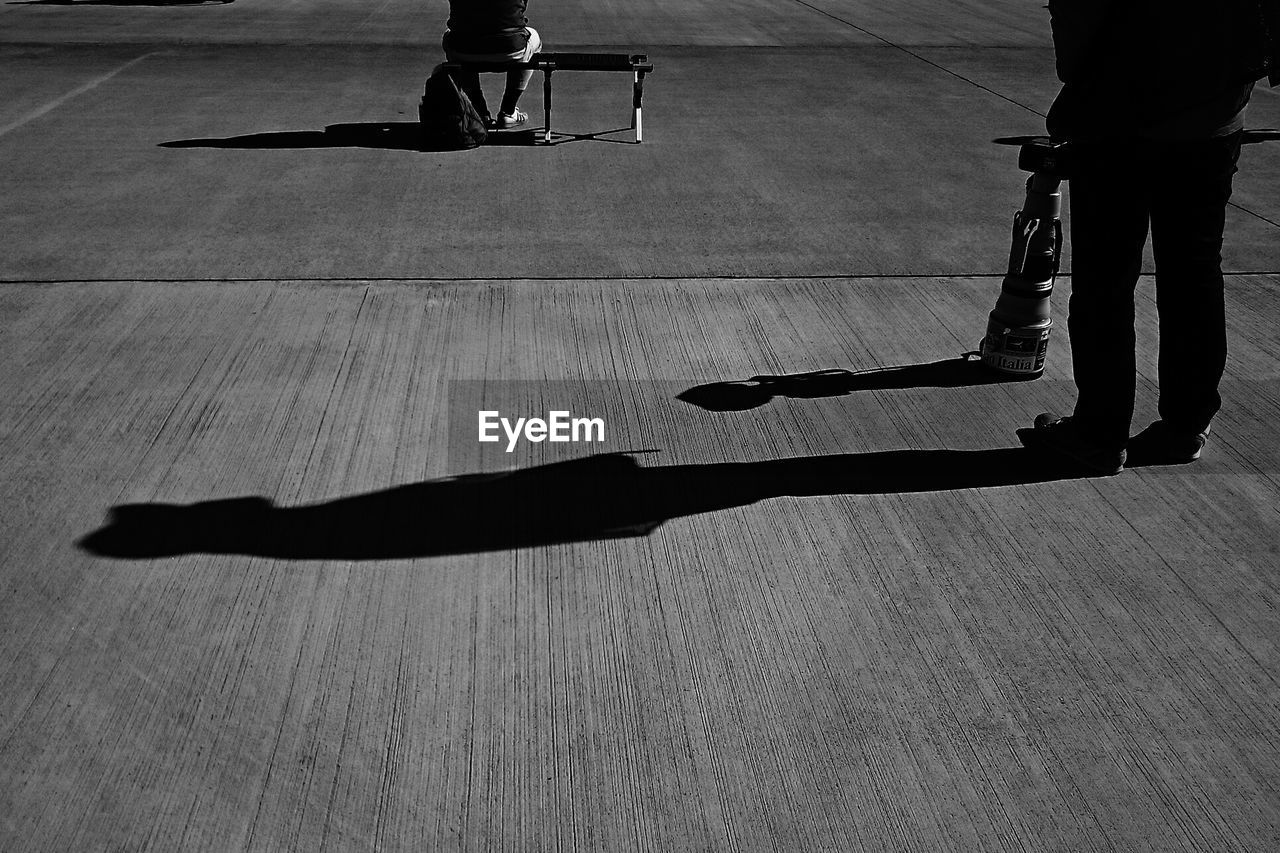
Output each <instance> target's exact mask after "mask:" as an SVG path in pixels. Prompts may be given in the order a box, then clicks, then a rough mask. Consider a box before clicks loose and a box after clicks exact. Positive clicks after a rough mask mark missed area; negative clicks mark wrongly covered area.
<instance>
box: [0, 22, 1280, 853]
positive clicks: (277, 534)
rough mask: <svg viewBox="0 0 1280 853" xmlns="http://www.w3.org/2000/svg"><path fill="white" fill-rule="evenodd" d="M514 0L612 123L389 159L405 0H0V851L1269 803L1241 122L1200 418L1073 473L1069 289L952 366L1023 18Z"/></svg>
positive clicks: (985, 238)
mask: <svg viewBox="0 0 1280 853" xmlns="http://www.w3.org/2000/svg"><path fill="white" fill-rule="evenodd" d="M436 6H440V7H443V4H442V3H441V4H436ZM530 16H531V18H532V19H533V21H534V23H535V25H536V26H538V27H539V28H540V29H541V31H542V32H543V35H544V38H547V40H548V43H549V44H554V45H555V46H556V47H583V48H591V47H597V48H604V49H610V50H615V49H616V50H637V49H643V50H647V52H648V53H649V54H650V56H651V58H652V59H653V60H654V63H655V66H656V71H655V73H654V75H653V76H652V77H650V78H649V81H648V84H647V87H646V91H647V93H648V96H647V99H646V104H645V106H646V118H647V122H646V133H645V138H646V141H645V143H644V144H643V145H633V144H629V143H628V141H627V140H628V139H629V138H630V137H629V134H628V133H626V132H621V133H617V134H607V135H605V136H603V137H601V138H597V139H594V140H587V139H583V140H577V141H568V142H565V143H564V144H561V145H556V146H552V147H541V146H528V145H522V144H507V145H494V146H488V147H485V148H482V149H478V150H476V151H470V152H461V153H427V152H420V151H415V150H412V148H411V147H410V146H406V145H405V141H406V139H407V138H408V137H407V134H406V131H407V129H408V123H409V122H411V121H412V119H413V114H414V109H415V106H416V98H417V94H418V89H419V87H420V86H421V82H422V78H423V76H424V75H425V73H426V72H427V70H428V69H429V68H430V67H431V65H432V64H433V63H434V62H435V61H437V60H438V58H439V50H438V46H437V44H436V37H437V34H438V30H439V28H440V25H441V19H442V17H443V13H442V11H441V9H437V8H435V7H434V6H431V5H428V4H419V3H409V2H388V3H383V4H380V5H377V6H373V7H369V6H364V5H358V4H355V3H352V2H348V0H308V2H301V0H299V2H292V3H283V4H281V3H267V2H265V0H263V2H257V0H236V2H234V3H227V4H198V5H196V4H176V5H171V6H170V5H166V6H134V5H113V4H106V3H90V2H81V3H76V4H72V5H64V4H30V5H22V4H6V5H0V31H2V32H3V33H4V35H3V44H2V45H0V80H3V81H4V82H3V83H0V158H2V161H3V163H4V164H5V168H4V172H3V176H2V177H0V181H2V182H3V184H2V190H3V191H2V192H0V222H3V234H4V243H3V248H0V281H2V282H3V283H0V329H3V334H2V335H0V364H4V365H7V367H6V368H5V369H4V370H3V371H0V401H2V402H0V531H3V535H0V637H2V638H3V640H2V641H0V848H3V849H5V850H9V849H12V850H63V849H75V850H82V849H83V850H96V849H139V850H141V849H157V850H162V849H163V850H168V849H198V850H230V849H245V850H286V849H295V850H316V849H338V850H346V849H356V848H358V849H383V850H425V849H465V850H473V849H497V850H510V849H567V848H575V849H586V850H693V849H698V850H704V849H710V850H770V849H772V850H779V849H781V850H819V849H836V850H858V849H866V850H882V849H904V850H937V849H957V850H960V849H963V850H971V849H992V850H1026V849H1033V850H1035V849H1060V850H1081V849H1116V850H1132V849H1144V848H1145V849H1162V850H1202V849H1213V850H1268V849H1271V848H1272V847H1274V846H1275V845H1276V843H1277V841H1280V799H1278V798H1277V795H1276V790H1277V786H1278V785H1280V778H1277V772H1276V769H1275V768H1276V766H1277V747H1278V746H1280V733H1278V732H1277V728H1276V719H1277V711H1278V710H1280V706H1278V699H1280V693H1277V689H1276V678H1277V668H1276V639H1277V637H1280V623H1278V622H1277V616H1276V609H1275V606H1274V603H1275V600H1276V588H1275V587H1276V579H1275V566H1276V564H1277V542H1280V517H1278V516H1277V514H1276V510H1275V507H1276V506H1277V505H1280V503H1278V501H1277V498H1278V497H1280V495H1278V494H1277V491H1278V484H1280V443H1277V441H1276V439H1275V437H1274V435H1273V430H1272V429H1271V424H1273V423H1274V422H1275V420H1276V417H1277V416H1278V415H1280V412H1278V411H1277V401H1278V400H1280V385H1278V384H1277V383H1278V382H1280V376H1278V374H1277V369H1276V363H1277V362H1276V357H1277V354H1278V353H1280V329H1278V327H1277V324H1276V322H1275V313H1274V311H1273V310H1272V309H1273V306H1274V302H1275V298H1276V294H1277V292H1278V290H1280V277H1278V276H1277V270H1280V263H1278V262H1277V261H1278V259H1277V251H1278V247H1280V241H1278V240H1277V239H1276V235H1277V226H1276V224H1275V223H1276V222H1280V204H1278V203H1277V195H1276V194H1275V192H1274V187H1275V186H1276V181H1277V179H1278V178H1280V174H1278V172H1280V147H1278V146H1276V145H1274V144H1272V145H1267V144H1262V145H1256V146H1251V147H1250V148H1249V149H1247V151H1246V153H1245V155H1244V157H1243V158H1242V171H1241V173H1240V175H1239V176H1238V181H1237V190H1236V196H1235V199H1234V200H1235V203H1236V206H1235V207H1233V208H1232V209H1231V211H1230V212H1229V215H1230V221H1229V224H1228V229H1229V237H1228V246H1227V248H1226V250H1225V256H1226V265H1227V267H1228V269H1230V270H1232V271H1234V273H1235V274H1233V275H1232V276H1231V277H1230V279H1229V283H1228V292H1229V326H1230V330H1229V331H1230V334H1231V339H1232V355H1231V362H1230V365H1229V367H1228V376H1227V379H1226V381H1225V382H1224V386H1223V391H1224V398H1225V399H1226V404H1225V407H1224V410H1223V412H1222V414H1221V415H1220V417H1219V419H1218V420H1217V421H1216V422H1215V426H1214V437H1213V440H1212V442H1211V444H1210V447H1209V450H1208V451H1207V453H1206V456H1205V459H1204V460H1203V461H1201V462H1200V463H1197V464H1196V465H1192V466H1181V467H1150V468H1136V469H1133V470H1130V471H1126V472H1124V473H1123V474H1122V475H1120V476H1118V477H1114V478H1103V479H1085V478H1080V477H1078V476H1074V475H1068V474H1065V473H1063V472H1061V471H1056V470H1052V469H1045V468H1043V467H1042V466H1038V465H1037V464H1036V463H1035V462H1034V460H1032V459H1031V458H1029V457H1028V456H1027V455H1026V454H1025V453H1024V452H1023V451H1021V450H1020V449H1018V448H1016V447H1015V446H1014V445H1016V441H1015V440H1014V437H1013V429H1014V428H1015V427H1016V426H1021V425H1023V424H1025V423H1028V422H1029V421H1030V419H1031V417H1032V416H1034V414H1035V413H1037V412H1039V411H1043V410H1045V409H1053V410H1058V411H1063V410H1066V409H1067V408H1069V406H1070V404H1071V400H1072V394H1073V391H1072V386H1071V382H1070V376H1071V370H1070V368H1071V361H1070V352H1069V348H1068V346H1067V344H1066V336H1065V328H1064V327H1065V323H1064V322H1063V320H1064V319H1065V299H1064V298H1063V297H1064V296H1065V292H1066V289H1067V287H1066V282H1065V280H1064V282H1063V286H1062V287H1061V288H1060V295H1059V296H1057V297H1056V299H1055V318H1056V320H1057V321H1058V323H1059V325H1058V326H1056V327H1055V332H1054V337H1053V339H1052V343H1051V350H1050V359H1049V366H1048V369H1047V371H1046V374H1045V376H1044V377H1043V378H1041V379H1040V380H1037V381H1035V382H1029V383H1021V382H1015V383H1009V382H993V381H991V378H990V377H989V376H987V375H986V374H983V373H981V372H980V371H978V370H976V368H974V366H973V365H971V364H970V365H966V364H963V363H961V362H960V361H959V360H958V356H959V354H960V353H962V352H964V351H965V350H969V349H972V348H973V346H974V345H975V344H976V343H977V340H978V339H979V338H980V337H981V335H982V333H983V331H984V329H985V324H986V315H987V312H988V311H989V310H990V308H991V306H992V304H993V302H994V298H995V295H996V292H997V290H998V287H999V274H1000V273H1001V272H1002V271H1003V269H1002V268H1003V265H1004V262H1005V257H1006V254H1007V249H1008V223H1009V219H1010V217H1011V215H1012V212H1013V210H1014V209H1015V208H1016V206H1017V205H1018V203H1019V202H1020V201H1021V194H1022V180H1023V176H1022V175H1021V174H1020V173H1018V172H1017V171H1016V169H1015V168H1014V161H1015V159H1016V155H1015V151H1014V149H1009V148H1001V147H999V146H996V145H993V144H992V143H991V139H992V138H994V137H996V136H1002V135H1013V134H1024V133H1035V132H1037V131H1039V130H1040V128H1041V122H1042V119H1041V118H1040V116H1039V115H1038V114H1037V113H1038V112H1043V111H1044V109H1045V108H1046V107H1047V105H1048V103H1049V100H1050V99H1051V97H1052V94H1053V92H1054V89H1055V86H1054V81H1053V78H1052V55H1051V52H1050V51H1049V40H1048V36H1047V23H1046V21H1045V14H1044V11H1043V10H1042V9H1041V8H1040V7H1039V6H1038V5H1036V4H1010V3H999V2H972V0H971V2H965V3H953V4H937V3H930V2H925V0H919V2H908V3H887V2H884V3H882V2H863V0H841V2H835V0H814V2H812V3H808V2H806V3H800V2H784V1H783V0H739V1H738V2H734V3H730V4H721V3H685V4H668V3H658V2H643V3H628V4H619V3H583V2H575V3H560V4H555V5H551V4H545V8H544V7H543V6H542V5H536V4H535V6H534V7H533V8H531V11H530ZM552 34H554V36H555V38H556V39H557V41H555V42H552V40H551V36H552ZM495 84H496V80H495V83H494V84H491V85H495ZM628 88H629V87H628V86H627V83H626V80H625V77H624V76H615V75H577V76H575V75H572V74H569V73H565V74H563V75H560V76H558V77H557V78H556V93H557V103H556V107H557V116H558V117H557V129H561V130H564V131H567V132H571V133H578V134H587V133H594V132H598V131H610V130H614V129H616V128H622V127H624V126H625V123H626V119H627V104H628ZM539 96H540V92H539V91H537V90H536V86H535V90H534V91H532V92H530V94H529V95H528V96H526V97H527V98H528V99H529V100H528V101H527V102H526V104H525V106H526V108H530V107H531V109H530V110H529V111H530V112H531V113H533V114H534V116H535V119H536V117H537V116H538V114H539V109H538V108H539V106H540V102H539V100H538V98H539ZM1278 109H1280V107H1278V105H1277V95H1276V93H1274V92H1270V91H1259V92H1258V93H1257V94H1256V95H1255V104H1254V111H1253V114H1252V117H1251V120H1250V124H1251V125H1253V126H1268V125H1269V126H1280V114H1278V112H1277V110H1278ZM562 122H563V123H562ZM515 141H516V142H519V141H521V140H520V138H519V137H516V139H515ZM1068 214H1069V204H1068ZM1068 261H1069V258H1068ZM1140 294H1141V296H1140V304H1139V315H1140V321H1141V325H1140V336H1139V344H1140V352H1141V356H1140V374H1141V375H1140V382H1139V392H1138V394H1139V399H1138V403H1139V420H1138V423H1137V426H1142V425H1144V424H1145V423H1146V420H1147V419H1149V418H1153V417H1155V414H1154V407H1155V401H1156V387H1155V352H1156V346H1157V340H1156V333H1155V329H1154V323H1153V319H1154V305H1153V303H1152V300H1151V296H1150V281H1149V280H1147V281H1145V282H1144V283H1143V285H1142V287H1141V289H1140ZM797 374H806V375H802V376H797ZM482 405H483V406H493V407H495V408H498V409H501V410H503V411H504V413H505V412H507V411H508V410H510V412H511V413H512V414H521V415H532V414H541V413H542V412H544V411H545V410H550V409H551V408H552V407H558V406H564V407H566V408H568V409H572V410H573V411H574V412H575V413H581V414H592V415H598V416H599V417H601V418H602V419H603V421H604V422H605V424H606V425H607V427H608V433H607V440H606V441H604V442H602V443H600V444H599V445H556V444H550V443H542V444H524V445H522V446H520V447H519V448H518V449H517V450H516V451H515V452H513V453H512V454H510V455H508V454H505V453H504V452H503V451H502V450H501V448H500V447H496V446H491V445H481V444H480V443H478V442H476V441H474V440H469V439H468V436H469V434H470V432H469V430H470V429H471V425H472V423H473V421H474V419H475V417H476V412H477V410H478V409H479V408H480V407H481V406H482ZM620 454H632V455H629V456H628V455H620Z"/></svg>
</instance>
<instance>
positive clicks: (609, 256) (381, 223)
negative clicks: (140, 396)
mask: <svg viewBox="0 0 1280 853" xmlns="http://www.w3.org/2000/svg"><path fill="white" fill-rule="evenodd" d="M48 50H49V49H48V48H46V47H38V48H24V47H19V48H13V47H11V48H9V49H7V50H6V51H5V58H4V61H3V67H4V68H6V69H11V73H10V75H9V77H10V79H11V80H15V81H27V80H31V81H34V82H33V88H34V89H38V90H40V91H41V92H43V93H44V94H45V95H49V96H53V101H51V102H52V103H58V104H59V105H58V108H56V109H51V110H49V111H47V112H44V113H39V110H40V109H43V107H40V106H32V105H33V104H36V103H39V102H38V101H37V100H35V99H33V98H32V97H31V96H29V95H26V96H22V97H20V98H19V99H18V101H19V104H18V105H17V106H13V107H7V108H6V112H5V115H6V116H15V118H11V119H10V120H9V122H10V124H9V125H8V127H10V129H9V130H8V132H5V133H3V134H0V154H2V155H3V156H4V158H5V161H6V163H8V164H9V168H10V171H9V173H8V175H7V176H6V185H7V189H8V192H6V193H5V195H4V196H3V198H0V216H3V217H4V218H5V220H6V222H7V223H8V229H7V230H8V234H9V238H10V239H9V243H8V245H7V247H6V251H5V252H4V254H3V256H0V277H2V278H5V279H10V280H60V279H107V278H112V279H152V278H154V279H224V278H262V279H270V278H289V277H300V278H333V277H340V278H361V277H373V278H395V277H409V278H489V277H514V278H519V277H536V278H553V277H560V276H579V277H604V276H615V275H616V276H714V275H755V276H767V275H778V276H800V275H902V274H928V275H935V274H936V275H973V274H982V273H995V272H999V271H1001V270H1002V268H1003V266H1004V264H1005V262H1006V259H1005V256H1006V254H1007V240H1008V237H1007V234H1008V227H1009V220H1010V218H1011V216H1012V213H1013V211H1014V210H1016V209H1017V207H1018V206H1019V205H1020V204H1021V202H1022V183H1023V180H1024V178H1025V175H1024V174H1022V173H1020V172H1018V170H1017V168H1016V161H1017V153H1016V149H1015V148H1011V147H1006V146H997V145H993V144H992V142H991V140H992V139H993V138H994V137H997V136H1004V135H1011V134H1013V135H1017V134H1026V133H1036V132H1038V131H1040V130H1042V128H1043V120H1042V119H1041V118H1040V116H1039V115H1037V114H1036V113H1035V112H1033V110H1034V109H1035V107H1036V105H1037V104H1038V105H1040V106H1047V103H1048V102H1049V101H1050V100H1051V99H1052V93H1053V90H1054V85H1053V84H1052V82H1051V80H1052V78H1051V74H1052V62H1051V57H1046V56H1045V55H1044V53H1043V51H1031V50H1028V51H1019V50H1008V49H1003V48H1000V49H981V48H974V49H968V50H966V51H965V52H964V56H965V57H966V62H967V64H968V65H969V66H976V70H975V68H974V67H962V76H956V75H955V74H952V73H948V72H947V71H946V70H944V69H943V68H940V67H938V65H936V64H929V63H927V62H924V61H921V60H919V59H917V58H916V57H914V56H912V55H910V54H908V53H904V52H902V51H898V50H896V49H893V48H889V47H883V46H882V47H874V48H865V49H816V48H810V49H797V48H785V49H783V48H779V49H769V50H765V49H759V50H755V51H752V52H751V53H750V54H747V53H744V52H742V51H738V50H731V49H729V50H719V49H707V48H700V49H697V50H693V49H681V50H675V49H671V50H667V51H663V52H662V53H659V54H654V55H653V60H654V62H655V64H656V67H657V71H656V72H655V73H654V74H653V75H651V76H650V77H649V80H648V83H647V93H648V94H647V98H646V111H645V115H646V141H645V143H644V144H643V145H634V144H628V143H629V141H630V135H629V133H628V132H627V131H626V128H627V126H628V124H629V120H630V115H629V103H630V98H629V94H630V85H629V80H628V79H627V76H626V75H616V74H578V75H574V74H573V73H571V72H563V73H561V74H559V75H557V77H556V83H555V85H556V88H557V100H556V118H555V122H554V126H555V127H556V128H557V129H558V130H560V131H563V132H565V133H576V134H589V133H602V132H608V131H616V132H615V133H607V134H606V135H605V136H604V137H598V138H595V139H579V140H573V139H566V140H565V143H564V144H560V145H556V146H553V147H538V146H532V145H524V144H516V145H510V144H508V145H496V144H495V145H490V146H485V147H483V148H481V149H477V150H473V151H467V152H445V153H425V152H421V151H416V150H412V147H413V145H414V141H413V136H412V134H413V126H414V125H413V122H414V121H415V119H416V105H417V97H418V94H419V92H420V89H421V85H422V80H423V79H424V78H425V76H426V74H427V72H428V71H429V69H430V67H431V65H432V63H434V62H435V61H436V60H437V59H438V58H439V55H438V54H436V55H434V56H432V55H427V54H423V53H420V52H417V51H413V50H408V49H396V48H381V47H368V46H357V47H341V48H339V47H333V46H308V47H288V48H283V47H279V48H270V49H266V48H262V47H260V46H251V47H243V46H235V47H210V46H206V47H193V46H185V47H181V48H173V49H164V50H153V49H151V48H147V47H132V46H129V47H126V46H115V47H109V48H85V47H74V48H72V47H63V48H60V49H58V50H57V51H56V52H55V53H53V54H50V53H49V52H48ZM108 57H109V59H108ZM975 57H976V58H975ZM984 57H985V60H984ZM955 58H956V57H955V55H954V54H946V55H941V60H942V63H943V64H945V63H951V62H953V60H954V59H955ZM1024 63H1025V64H1024ZM979 71H980V72H981V73H979ZM108 75H113V76H108ZM974 78H985V79H986V80H987V81H988V82H987V83H978V84H975V83H974V82H971V81H972V80H973V79H974ZM50 79H53V80H57V81H59V85H58V86H53V85H51V84H50V82H49V80H50ZM1027 79H1038V80H1040V81H1041V82H1040V83H1038V84H1037V87H1036V92H1038V94H1036V92H1029V91H1025V89H1026V87H1025V85H1024V86H1023V91H1016V92H1015V95H1016V97H1015V98H1014V99H1013V100H1010V99H1009V96H1004V95H1002V94H1001V89H1002V88H1006V87H1007V84H1009V83H1010V81H1015V80H1017V81H1021V80H1027ZM1046 80H1047V81H1050V82H1044V81H1046ZM489 85H490V86H491V87H493V88H495V89H496V86H497V78H494V80H493V81H492V82H490V84H489ZM85 86H92V88H90V89H88V90H85V91H80V93H79V94H76V95H74V96H73V97H70V98H69V99H67V100H66V101H65V102H58V101H57V99H58V98H60V97H65V96H66V94H67V93H75V92H77V91H79V90H81V89H83V87H85ZM984 87H985V88H984ZM532 88H533V89H534V91H532V92H530V93H529V94H528V95H527V96H526V102H527V103H526V104H525V106H526V108H527V109H528V110H529V111H530V112H531V113H532V114H533V116H534V117H535V118H534V120H533V121H534V124H540V122H538V121H537V117H538V116H539V114H540V107H541V91H540V87H538V86H537V85H536V83H535V85H534V86H533V87H532ZM19 89H20V90H22V87H21V85H20V86H19ZM58 91H61V92H62V93H63V94H62V95H57V96H54V95H53V93H55V92H58ZM496 95H497V92H496V91H494V96H495V97H496ZM1014 101H1018V102H1017V103H1015V102H1014ZM1258 101H1259V104H1258V107H1259V109H1258V110H1257V113H1258V118H1259V119H1260V120H1265V119H1266V118H1267V117H1268V116H1272V115H1274V114H1275V113H1276V112H1277V109H1280V102H1278V101H1277V99H1276V98H1274V97H1272V96H1271V95H1270V93H1268V96H1267V97H1265V98H1262V97H1260V98H1259V99H1258ZM46 106H47V104H46ZM24 110H25V112H24ZM36 113H38V114H36ZM33 115H34V117H32V118H29V119H26V120H24V117H25V116H33ZM1275 123H1276V124H1277V125H1280V121H1276V122H1275ZM501 138H502V139H504V140H507V141H508V142H510V141H516V142H519V141H521V140H522V137H521V136H520V135H514V136H513V135H510V134H505V135H501ZM523 141H525V142H532V141H533V139H532V134H531V133H529V134H525V135H524V138H523ZM1255 162H1256V163H1258V164H1261V168H1260V169H1258V170H1257V171H1256V173H1255V171H1254V170H1253V164H1254V163H1255ZM1277 162H1280V143H1272V144H1268V145H1259V146H1254V148H1253V149H1251V150H1250V151H1249V152H1248V156H1247V157H1246V161H1245V165H1246V168H1245V169H1244V170H1243V171H1242V172H1241V173H1240V175H1239V177H1238V183H1239V185H1240V191H1239V198H1241V199H1243V200H1244V201H1243V202H1242V203H1243V204H1244V205H1251V207H1249V208H1248V210H1249V211H1252V212H1248V211H1246V210H1241V209H1237V208H1233V209H1232V211H1231V220H1230V222H1229V234H1230V238H1229V240H1228V244H1227V247H1226V249H1225V257H1226V266H1227V268H1228V269H1233V270H1248V271H1267V270H1274V269H1278V268H1280V241H1277V240H1276V238H1275V235H1276V226H1275V225H1274V222H1276V221H1280V202H1277V200H1276V194H1275V193H1271V192H1268V191H1267V184H1266V183H1259V181H1263V182H1265V181H1269V180H1270V179H1271V178H1272V177H1273V176H1274V174H1275V171H1276V168H1277V167H1276V163H1277ZM1068 212H1069V209H1068ZM1254 214H1258V215H1254ZM1259 215H1260V216H1262V217H1266V219H1263V218H1259ZM1268 220H1269V221H1268ZM1067 261H1068V263H1067V268H1068V269H1069V255H1068V257H1067Z"/></svg>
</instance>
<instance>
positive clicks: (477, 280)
mask: <svg viewBox="0 0 1280 853" xmlns="http://www.w3.org/2000/svg"><path fill="white" fill-rule="evenodd" d="M1241 209H1242V210H1243V208H1241ZM1256 215H1257V214H1255V216H1256ZM1260 218H1265V217H1260ZM1267 221H1268V222H1270V221H1271V220H1269V219H1268V220H1267ZM1273 224H1274V223H1273ZM1222 274H1223V275H1228V276H1280V270H1223V271H1222ZM1059 275H1060V276H1061V277H1063V278H1070V277H1071V271H1070V270H1064V271H1062V272H1061V273H1059ZM1144 275H1149V273H1144ZM1004 276H1005V273H999V272H945V273H914V274H912V273H867V274H863V275H842V274H839V273H832V274H830V275H824V274H821V273H803V274H797V275H698V274H696V273H695V274H691V275H559V276H554V275H553V276H546V275H508V276H465V277H463V276H415V275H399V276H371V277H367V278H362V277H358V276H318V277H314V278H309V277H308V278H290V277H289V276H267V277H258V278H49V279H0V287H5V286H8V287H43V286H48V285H58V284H286V283H288V284H307V283H309V284H349V285H358V286H367V285H371V284H519V283H527V284H539V283H542V282H552V283H557V282H564V283H574V282H578V283H588V282H600V283H604V282H636V283H645V282H656V283H664V282H676V281H729V282H732V281H776V282H787V281H846V282H859V281H936V280H939V279H984V278H986V279H999V278H1004Z"/></svg>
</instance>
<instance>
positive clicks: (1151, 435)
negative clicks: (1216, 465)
mask: <svg viewBox="0 0 1280 853" xmlns="http://www.w3.org/2000/svg"><path fill="white" fill-rule="evenodd" d="M1208 440H1209V427H1205V428H1204V432H1188V431H1185V430H1178V429H1176V428H1175V427H1171V426H1169V423H1168V421H1156V422H1155V423H1153V424H1151V426H1149V427H1147V428H1146V429H1144V430H1143V431H1142V432H1140V433H1138V434H1137V435H1135V436H1134V437H1133V438H1131V439H1129V459H1131V460H1132V462H1133V464H1134V465H1182V464H1184V463H1187V462H1195V461H1196V460H1197V459H1199V458H1200V451H1202V450H1204V443H1205V442H1206V441H1208Z"/></svg>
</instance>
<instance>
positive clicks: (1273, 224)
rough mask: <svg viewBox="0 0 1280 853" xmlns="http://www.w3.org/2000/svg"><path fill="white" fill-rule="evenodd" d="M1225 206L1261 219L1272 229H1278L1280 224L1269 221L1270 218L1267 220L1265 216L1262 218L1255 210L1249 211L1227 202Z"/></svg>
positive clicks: (1272, 220)
mask: <svg viewBox="0 0 1280 853" xmlns="http://www.w3.org/2000/svg"><path fill="white" fill-rule="evenodd" d="M1227 204H1229V205H1231V206H1232V207H1234V208H1235V209H1236V210H1242V211H1244V212H1245V213H1247V214H1249V215H1250V216H1256V217H1257V218H1259V219H1261V220H1262V221H1263V222H1265V223H1267V224H1268V225H1271V226H1273V227H1275V228H1280V222H1276V221H1275V220H1274V219H1270V218H1268V217H1266V216H1263V215H1262V214H1261V213H1258V212H1257V211H1256V210H1250V209H1249V208H1247V207H1242V206H1241V205H1238V204H1236V203H1235V202H1234V201H1229V202H1227Z"/></svg>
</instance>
